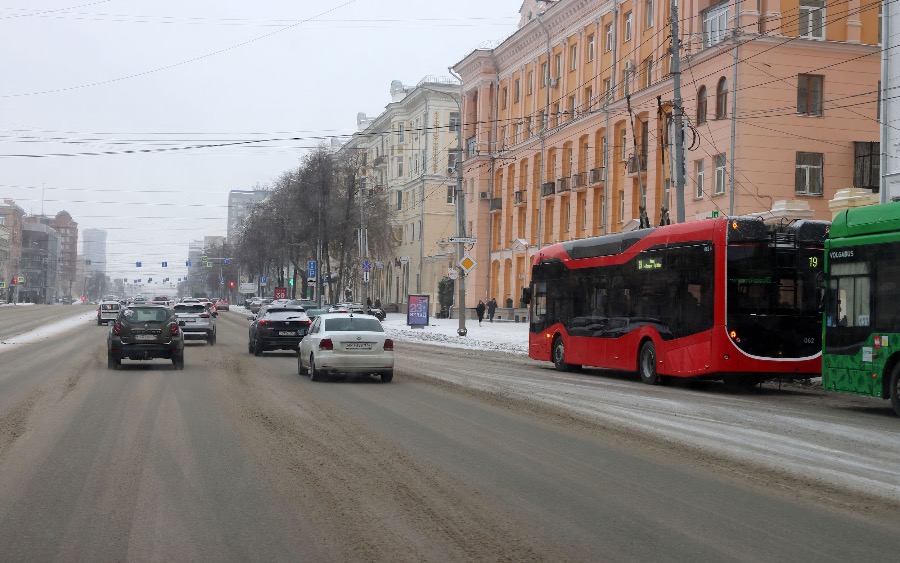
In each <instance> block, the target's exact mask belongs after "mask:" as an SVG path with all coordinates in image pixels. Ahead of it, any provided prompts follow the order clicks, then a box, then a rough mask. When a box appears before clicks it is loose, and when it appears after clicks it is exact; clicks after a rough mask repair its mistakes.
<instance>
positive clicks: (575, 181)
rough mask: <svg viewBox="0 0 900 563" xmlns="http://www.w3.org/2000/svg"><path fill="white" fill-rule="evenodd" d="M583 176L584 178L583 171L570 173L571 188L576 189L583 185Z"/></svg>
mask: <svg viewBox="0 0 900 563" xmlns="http://www.w3.org/2000/svg"><path fill="white" fill-rule="evenodd" d="M584 178H585V173H584V172H578V173H577V174H572V189H573V190H577V189H579V188H583V187H585V184H584Z"/></svg>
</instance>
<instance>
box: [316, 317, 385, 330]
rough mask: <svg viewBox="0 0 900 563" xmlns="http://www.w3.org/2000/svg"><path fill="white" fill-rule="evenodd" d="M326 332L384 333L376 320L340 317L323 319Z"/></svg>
mask: <svg viewBox="0 0 900 563" xmlns="http://www.w3.org/2000/svg"><path fill="white" fill-rule="evenodd" d="M325 330H326V331H327V332H350V331H363V332H384V327H383V326H381V322H379V321H378V319H364V318H358V317H340V318H337V319H325Z"/></svg>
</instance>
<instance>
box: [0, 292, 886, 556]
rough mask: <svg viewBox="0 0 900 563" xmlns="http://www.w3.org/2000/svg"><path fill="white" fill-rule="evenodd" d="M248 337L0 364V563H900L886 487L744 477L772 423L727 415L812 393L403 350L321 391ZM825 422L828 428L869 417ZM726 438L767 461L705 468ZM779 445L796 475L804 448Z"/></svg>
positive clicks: (38, 351) (56, 348)
mask: <svg viewBox="0 0 900 563" xmlns="http://www.w3.org/2000/svg"><path fill="white" fill-rule="evenodd" d="M51 308H52V307H51ZM4 314H5V311H4V310H2V309H0V324H4V323H5V322H6V321H5V320H4ZM247 325H248V322H247V321H246V319H245V318H244V317H243V316H242V315H240V314H239V313H236V312H233V313H222V314H220V315H219V318H218V342H217V344H216V345H215V346H209V345H207V344H205V343H201V342H194V343H189V344H188V346H187V351H186V367H185V370H184V371H174V370H172V366H171V363H168V362H164V361H162V360H155V361H151V362H127V361H126V362H125V363H124V369H122V370H119V371H109V370H107V369H106V361H105V360H106V358H105V353H106V351H105V335H106V330H107V329H106V328H104V327H98V326H96V322H95V321H94V322H93V323H86V324H85V326H83V327H80V328H78V329H76V330H72V331H69V332H67V333H65V334H63V335H59V336H57V337H55V339H54V340H53V341H52V342H51V343H47V342H43V343H39V344H33V345H25V346H21V347H17V348H13V349H9V350H6V351H0V553H2V554H3V556H2V557H3V559H4V560H42V561H43V560H63V561H88V560H90V561H109V560H174V561H183V560H216V561H232V560H234V561H247V560H291V561H296V560H315V561H322V560H340V561H345V560H356V561H432V560H434V561H447V560H451V561H468V560H474V561H497V560H510V561H532V560H535V561H561V560H573V561H632V560H634V561H646V560H651V559H653V560H668V561H723V560H739V561H775V560H780V561H842V562H845V561H894V560H896V554H897V553H898V551H900V535H898V534H897V533H896V514H897V508H898V507H900V502H896V501H895V500H894V492H896V491H894V492H892V491H887V492H886V493H885V494H883V495H879V494H876V493H875V492H871V494H865V492H864V491H863V492H859V491H857V490H856V489H855V488H854V487H855V485H854V484H853V483H851V484H850V485H848V486H846V487H844V486H843V484H842V483H843V481H841V480H839V479H835V482H834V483H831V484H830V485H829V484H828V482H827V481H816V480H804V479H802V478H800V477H798V476H797V475H795V474H792V473H790V472H789V471H781V469H780V468H779V467H778V466H776V465H773V466H772V467H773V469H772V470H771V471H770V472H757V471H756V469H757V468H758V467H760V466H762V465H764V463H763V462H764V461H765V460H766V458H767V456H766V455H765V451H766V445H765V444H764V442H766V441H768V440H770V439H771V435H772V433H771V432H768V431H759V432H756V433H754V432H750V431H748V429H746V428H744V429H743V431H742V432H739V430H741V428H740V427H741V425H740V424H739V423H737V422H736V420H738V419H740V418H742V416H743V415H742V414H741V409H742V408H744V407H747V408H749V409H750V410H751V411H753V412H754V413H756V412H759V411H763V412H765V410H766V409H770V411H769V412H770V413H771V412H773V410H774V411H777V412H779V413H792V415H793V416H794V417H800V415H802V414H803V413H805V412H810V413H812V412H814V410H815V408H816V405H815V404H813V403H815V402H816V401H815V399H811V398H809V397H807V396H805V395H804V394H803V393H795V394H788V395H776V394H766V393H762V394H760V395H754V396H752V397H749V398H734V397H730V396H722V395H720V394H718V393H716V392H709V391H707V390H703V389H701V390H699V391H698V390H694V389H683V388H675V389H672V388H668V389H667V388H649V387H646V386H643V385H640V384H638V383H635V382H633V381H630V380H626V379H624V378H617V377H606V376H601V375H597V374H590V373H588V374H572V375H570V374H557V373H556V372H553V371H550V370H547V369H546V367H545V366H541V365H539V364H537V363H534V362H530V361H529V360H527V359H524V358H521V357H514V356H507V355H504V354H497V353H484V352H476V351H460V350H453V349H448V348H439V347H430V346H425V345H412V344H404V343H398V345H397V354H398V360H397V370H396V373H395V378H394V381H393V382H392V383H389V384H383V383H381V382H380V381H379V380H378V379H377V378H371V379H370V378H341V379H339V380H336V381H331V382H324V383H313V382H311V381H309V379H308V378H307V377H302V376H299V375H297V371H296V360H295V357H294V356H293V355H291V354H288V353H284V352H268V353H266V354H265V355H264V356H262V357H255V356H253V355H252V354H248V353H247V332H246V331H247ZM517 377H518V378H519V380H520V382H521V385H516V378H517ZM540 381H543V384H542V386H537V383H536V382H540ZM486 382H487V383H486ZM521 389H526V390H527V392H525V393H522V392H521ZM598 389H599V390H603V389H606V393H605V396H606V399H604V401H605V403H604V404H606V405H611V404H618V405H620V406H622V407H626V406H628V405H629V404H630V402H631V401H636V399H634V398H635V397H643V398H644V403H647V404H651V405H654V409H655V410H654V409H648V410H645V411H644V412H646V413H647V415H646V416H647V420H649V421H651V422H653V426H656V425H657V424H658V423H659V421H660V420H662V419H661V415H659V414H658V413H659V412H662V411H663V410H666V411H669V412H671V410H672V408H674V409H675V412H676V413H677V412H679V410H678V409H684V411H683V412H692V413H694V414H693V416H694V417H695V418H696V419H699V418H700V417H698V416H697V415H696V410H693V411H692V410H690V409H691V408H693V409H696V407H695V406H694V407H690V408H689V407H688V406H685V405H686V404H695V403H697V402H703V403H706V402H710V403H715V404H717V405H720V407H719V409H718V410H715V411H713V412H711V413H710V414H709V415H708V416H707V417H706V418H708V419H710V420H713V421H714V420H719V421H720V425H721V429H722V431H721V433H722V434H723V435H724V436H725V438H717V439H715V440H712V442H711V443H712V444H713V447H709V444H707V447H705V448H704V447H703V444H699V443H698V439H697V437H696V436H695V435H692V434H690V433H686V432H682V433H684V434H687V435H688V437H687V439H686V440H684V441H679V440H678V439H676V438H673V436H678V435H679V434H682V433H679V432H664V431H660V430H659V429H658V428H653V429H650V430H647V431H641V429H640V428H636V427H635V426H633V425H631V424H627V423H623V424H619V425H613V424H609V423H608V422H605V421H604V420H605V419H604V418H602V417H598V416H597V415H596V413H595V412H594V411H592V410H591V407H590V406H589V405H585V404H584V402H583V401H584V400H583V398H582V397H584V396H592V394H597V396H600V395H601V394H602V393H601V392H600V391H598ZM554 390H555V391H554ZM660 393H661V394H662V395H659V394H660ZM542 395H543V397H542ZM566 397H568V398H569V399H568V400H567V399H566ZM660 397H663V399H660ZM662 401H665V402H666V408H665V409H663V408H661V406H660V405H661V402H662ZM784 403H787V404H784ZM850 404H851V405H852V404H854V403H850ZM669 407H672V408H669ZM720 411H721V412H720ZM838 411H839V412H838V413H835V412H832V411H828V413H829V414H828V415H827V416H828V417H830V418H829V419H828V420H829V422H830V424H833V425H836V424H837V423H838V419H837V417H841V416H846V417H849V418H848V420H853V417H860V416H862V417H866V416H869V415H868V414H866V413H862V414H860V411H859V410H854V409H853V408H851V409H843V410H841V409H838ZM654 412H656V413H657V414H653V413H654ZM879 412H880V411H879ZM754 416H761V415H756V414H754ZM800 418H802V417H800ZM668 420H671V419H668ZM869 420H874V424H875V425H876V426H880V427H883V428H885V429H890V428H891V427H890V426H889V424H890V423H898V422H900V421H897V420H893V419H889V418H888V417H886V416H883V417H882V416H880V415H878V416H877V417H876V418H870V419H869ZM685 422H686V425H689V424H687V423H689V422H690V420H688V421H685ZM698 424H699V423H698ZM755 424H757V423H755V422H754V423H752V424H750V426H753V425H755ZM860 425H862V423H860ZM701 426H702V425H701ZM798 426H802V425H798ZM898 426H900V424H898ZM762 428H763V429H764V427H762ZM732 429H734V432H735V433H734V434H733V435H734V436H739V437H740V438H739V439H737V438H735V439H734V440H733V442H734V443H737V442H741V443H743V442H745V441H748V440H749V441H750V442H753V440H754V439H755V440H757V442H758V444H757V448H758V449H760V450H763V451H764V453H763V454H761V455H758V456H756V457H754V456H751V455H750V454H748V453H746V452H743V453H741V452H739V453H738V454H736V455H730V454H729V453H728V452H724V451H723V452H722V455H716V452H715V444H728V443H729V442H728V440H727V436H731V435H732ZM783 434H785V435H789V434H791V432H790V430H789V429H788V430H786V431H784V432H783ZM754 435H756V437H755V438H754ZM895 436H896V434H895ZM839 440H840V441H852V440H850V439H849V438H848V437H847V436H841V437H840V438H839ZM824 443H829V442H828V441H827V440H824ZM735 447H737V446H735ZM728 448H730V446H725V449H728ZM744 448H745V449H751V447H750V445H749V444H744ZM815 449H816V450H818V449H820V448H819V446H816V448H815ZM897 449H900V442H897V441H894V450H893V451H891V452H888V453H887V454H885V455H887V456H888V457H887V458H886V459H887V460H888V461H889V460H892V459H894V458H893V457H890V456H896V455H898V454H897ZM776 451H783V452H787V454H786V455H788V457H789V459H787V460H783V462H782V463H783V464H784V465H787V466H790V465H792V461H791V459H790V458H792V457H798V456H799V453H798V452H799V451H800V450H799V447H798V446H796V445H793V446H790V447H789V445H782V446H780V447H779V448H778V449H777V450H776ZM834 451H835V452H836V453H834V454H833V455H836V456H845V457H846V456H847V455H850V454H852V447H850V446H846V447H843V448H840V447H839V448H836V449H835V450H834ZM847 452H850V454H848V453H847ZM820 455H822V456H823V457H827V455H828V453H827V452H823V453H821V454H820ZM866 463H871V458H866ZM849 464H850V463H849V462H848V465H849ZM848 471H849V470H848ZM891 475H892V474H891V473H890V471H886V473H885V475H883V476H881V479H882V481H881V482H880V483H881V485H884V483H885V482H887V484H888V486H889V485H890V484H891V483H890V479H891ZM893 485H894V487H895V488H897V487H900V482H895V483H893Z"/></svg>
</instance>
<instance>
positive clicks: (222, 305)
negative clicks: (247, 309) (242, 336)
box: [216, 299, 231, 311]
mask: <svg viewBox="0 0 900 563" xmlns="http://www.w3.org/2000/svg"><path fill="white" fill-rule="evenodd" d="M230 310H231V303H230V302H229V301H228V300H227V299H217V300H216V311H230Z"/></svg>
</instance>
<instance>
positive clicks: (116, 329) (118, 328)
mask: <svg viewBox="0 0 900 563" xmlns="http://www.w3.org/2000/svg"><path fill="white" fill-rule="evenodd" d="M113 332H115V333H116V334H122V325H120V324H119V323H116V324H114V325H113Z"/></svg>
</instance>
